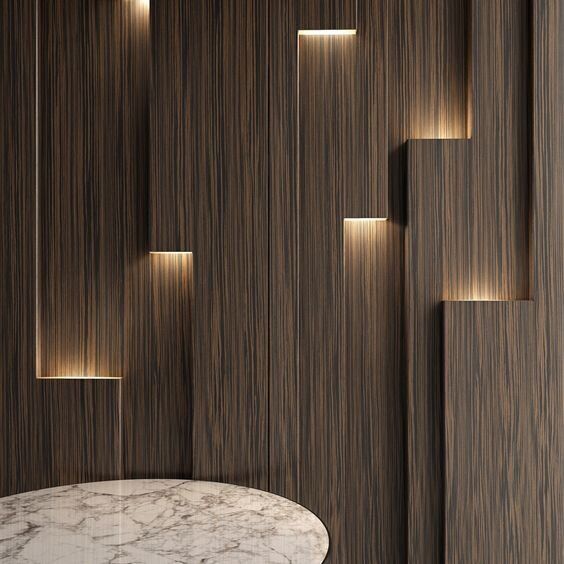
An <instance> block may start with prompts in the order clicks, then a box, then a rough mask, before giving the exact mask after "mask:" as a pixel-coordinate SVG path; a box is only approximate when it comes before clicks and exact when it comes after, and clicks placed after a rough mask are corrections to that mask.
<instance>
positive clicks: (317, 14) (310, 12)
mask: <svg viewBox="0 0 564 564" xmlns="http://www.w3.org/2000/svg"><path fill="white" fill-rule="evenodd" d="M357 4H358V2H357V0H308V2H298V3H297V7H298V9H299V16H298V17H299V19H298V28H299V29H300V30H308V29H309V30H322V29H325V30H326V29H356V26H357V23H358V18H357V11H358V7H357ZM294 31H295V30H292V32H294Z"/></svg>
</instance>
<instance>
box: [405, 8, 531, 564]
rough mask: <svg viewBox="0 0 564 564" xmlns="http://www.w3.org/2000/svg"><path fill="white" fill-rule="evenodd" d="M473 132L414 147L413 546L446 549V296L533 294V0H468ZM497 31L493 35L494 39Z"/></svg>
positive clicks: (419, 551)
mask: <svg viewBox="0 0 564 564" xmlns="http://www.w3.org/2000/svg"><path fill="white" fill-rule="evenodd" d="M471 13H472V18H471V31H472V33H471V44H472V56H471V61H472V66H471V73H470V77H471V84H472V108H473V109H472V120H473V123H472V128H471V132H472V139H471V140H469V141H468V142H465V141H442V142H441V141H415V142H411V143H410V144H409V161H408V206H407V210H408V213H407V241H406V250H407V254H406V257H405V258H406V296H407V297H406V299H407V311H408V317H407V321H408V390H409V392H408V437H409V457H410V458H409V492H410V493H409V499H410V502H409V546H410V549H409V550H410V557H411V558H412V559H413V560H414V561H415V562H429V561H436V560H437V559H439V558H440V557H441V555H442V553H443V547H444V540H443V530H444V515H443V512H442V500H443V499H444V493H443V485H442V484H443V480H444V478H443V474H442V462H441V461H442V456H443V451H444V437H443V433H442V428H443V427H442V421H443V406H442V397H443V396H442V385H441V380H440V372H439V371H440V366H441V353H442V337H441V325H440V308H439V302H440V301H441V300H466V299H469V300H484V299H486V300H492V299H493V300H499V299H502V300H503V299H504V300H509V299H527V298H528V297H529V244H528V238H529V228H530V225H529V216H528V207H529V200H530V174H529V170H530V155H529V150H530V149H529V144H530V143H529V141H530V140H529V137H530V129H529V119H530V118H529V111H530V108H529V102H528V92H529V88H531V80H532V75H531V68H530V64H529V55H528V53H529V49H530V45H531V42H530V33H529V30H528V23H529V15H530V14H529V1H528V0H523V1H521V2H506V1H505V0H496V1H495V2H479V1H476V2H474V4H473V6H472V11H471ZM494 38H495V41H494Z"/></svg>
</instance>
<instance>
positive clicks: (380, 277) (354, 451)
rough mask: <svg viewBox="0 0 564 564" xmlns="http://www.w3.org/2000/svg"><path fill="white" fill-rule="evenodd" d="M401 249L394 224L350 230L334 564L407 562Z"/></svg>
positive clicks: (338, 388) (359, 224) (353, 225)
mask: <svg viewBox="0 0 564 564" xmlns="http://www.w3.org/2000/svg"><path fill="white" fill-rule="evenodd" d="M402 242H403V228H402V227H401V226H400V225H398V224H397V223H392V222H391V221H388V222H379V221H378V222H377V221H347V222H345V228H344V272H345V274H344V278H345V281H344V283H345V287H344V310H345V313H344V317H345V325H344V336H343V338H344V370H343V372H342V375H341V381H340V382H335V383H334V384H333V386H334V391H335V393H336V395H337V397H338V398H339V410H340V412H341V413H342V414H343V415H342V419H341V421H340V423H341V427H340V429H339V430H338V431H337V433H338V434H339V435H340V445H341V447H340V448H341V449H342V456H341V457H340V458H339V460H340V462H341V463H342V467H341V468H340V471H341V475H340V483H339V490H338V491H339V493H340V496H339V499H340V502H339V521H340V526H341V527H342V528H343V532H342V534H341V542H340V544H339V545H337V546H335V551H334V553H333V552H332V554H333V560H334V561H335V562H374V563H378V562H381V563H388V562H389V563H394V562H397V563H401V562H405V561H406V554H407V547H406V545H405V535H406V527H405V519H406V514H405V473H404V468H405V460H406V458H405V455H406V452H405V443H404V436H405V434H404V382H403V378H402V370H401V369H402V357H401V354H399V351H400V350H401V347H400V343H402V342H403V339H404V337H403V332H402V322H401V315H398V312H401V301H402V264H401V262H400V261H398V260H397V254H396V253H397V249H398V248H401V244H402Z"/></svg>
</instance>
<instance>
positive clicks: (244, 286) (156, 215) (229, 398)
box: [151, 0, 269, 488]
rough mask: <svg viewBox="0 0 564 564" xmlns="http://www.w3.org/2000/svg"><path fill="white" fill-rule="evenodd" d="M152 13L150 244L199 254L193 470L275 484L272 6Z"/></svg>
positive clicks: (155, 9) (169, 7) (236, 4)
mask: <svg viewBox="0 0 564 564" xmlns="http://www.w3.org/2000/svg"><path fill="white" fill-rule="evenodd" d="M151 13H152V17H151V21H152V23H153V29H152V51H153V63H152V68H153V94H152V104H151V116H152V117H151V120H152V130H151V133H152V141H151V170H152V174H151V178H152V182H151V210H152V211H151V233H152V237H151V239H152V243H151V248H152V250H190V251H193V269H194V271H193V272H194V274H193V276H194V308H193V317H192V324H193V325H192V330H193V333H194V335H195V341H194V343H195V346H194V361H193V363H194V380H193V382H194V400H193V406H194V409H193V464H194V468H193V469H194V474H193V475H194V477H196V478H204V479H213V480H222V481H228V482H233V483H242V484H246V485H251V486H257V487H263V488H267V487H268V416H267V413H268V411H267V410H268V387H269V348H268V347H269V345H268V335H269V329H268V303H269V302H268V300H269V288H268V284H269V282H268V268H269V262H268V257H269V253H268V224H269V223H268V222H269V210H268V204H269V189H268V161H267V158H268V152H267V150H268V146H267V144H266V143H265V142H264V136H265V135H266V132H267V131H268V113H267V101H268V82H267V65H266V62H267V59H266V56H267V51H266V49H265V45H266V34H267V20H266V16H267V4H266V3H264V2H255V1H252V0H248V1H243V2H241V1H235V0H230V1H229V2H222V3H213V2H207V1H204V0H202V1H197V2H184V1H183V0H182V1H181V0H176V1H170V2H159V3H155V4H154V5H153V6H152V8H151ZM171 224H172V226H171Z"/></svg>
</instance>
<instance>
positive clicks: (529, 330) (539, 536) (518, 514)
mask: <svg viewBox="0 0 564 564" xmlns="http://www.w3.org/2000/svg"><path fill="white" fill-rule="evenodd" d="M534 318H535V304H534V303H533V302H445V304H444V337H445V341H444V370H445V372H444V378H445V380H444V387H445V388H444V398H445V399H444V409H445V531H446V534H445V543H446V544H445V562H446V563H448V564H462V563H473V562H484V563H490V562H491V563H494V562H511V563H512V564H521V563H522V564H525V563H529V562H538V563H539V564H542V563H549V562H556V560H550V559H549V554H548V552H547V551H546V546H547V543H548V542H551V540H550V539H549V538H548V535H550V533H551V530H550V529H548V530H547V529H546V528H545V526H544V525H546V523H547V522H548V519H550V517H551V511H550V509H549V508H548V507H547V505H546V504H545V500H544V496H543V490H542V489H539V484H540V483H541V481H542V479H543V474H544V472H545V470H546V468H545V467H544V459H545V457H546V456H547V455H549V453H548V452H546V449H547V448H548V447H549V445H548V444H547V443H546V442H545V441H544V440H543V436H544V434H545V431H546V429H545V428H544V426H543V425H542V422H543V417H542V412H543V403H544V401H545V400H544V399H543V397H544V395H545V390H544V389H543V378H541V377H540V376H541V375H540V374H539V373H538V365H537V364H536V354H535V346H534V342H531V341H532V337H534V325H535V319H534ZM547 509H548V510H547ZM547 518H548V519H547Z"/></svg>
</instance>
